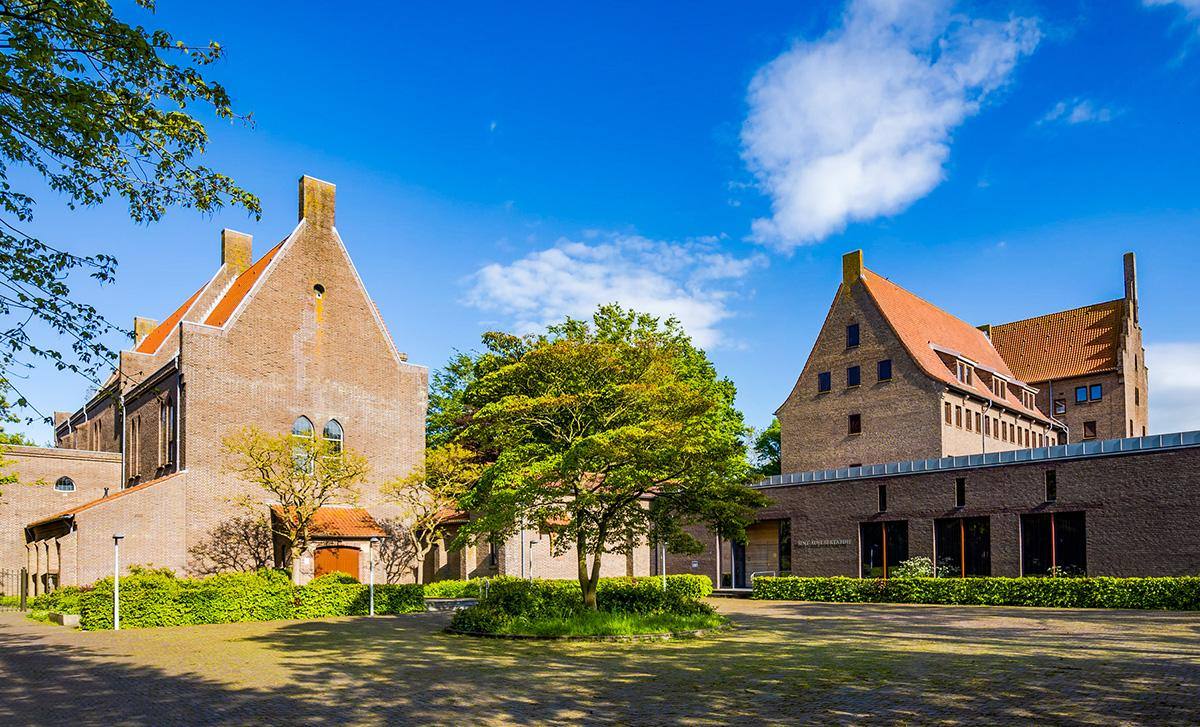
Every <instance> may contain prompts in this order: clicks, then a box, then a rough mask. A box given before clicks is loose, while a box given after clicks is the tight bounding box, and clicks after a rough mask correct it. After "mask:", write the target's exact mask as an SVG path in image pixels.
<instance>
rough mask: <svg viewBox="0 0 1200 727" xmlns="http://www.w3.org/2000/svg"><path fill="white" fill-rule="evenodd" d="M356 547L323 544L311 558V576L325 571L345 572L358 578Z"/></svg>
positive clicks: (357, 552) (319, 574)
mask: <svg viewBox="0 0 1200 727" xmlns="http://www.w3.org/2000/svg"><path fill="white" fill-rule="evenodd" d="M358 556H359V551H358V548H352V547H349V546H346V545H323V546H321V547H319V548H317V552H316V555H315V557H314V558H313V577H315V578H320V577H321V576H323V575H325V574H327V573H345V574H346V575H348V576H350V577H351V578H353V579H354V580H358V572H359V571H358Z"/></svg>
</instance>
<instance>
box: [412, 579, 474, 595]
mask: <svg viewBox="0 0 1200 727" xmlns="http://www.w3.org/2000/svg"><path fill="white" fill-rule="evenodd" d="M488 580H490V579H488V578H472V579H471V580H468V581H457V580H447V581H434V582H433V583H426V584H425V597H426V598H479V591H480V589H482V588H483V585H484V584H485V583H486V582H487V581H488Z"/></svg>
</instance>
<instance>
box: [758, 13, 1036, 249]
mask: <svg viewBox="0 0 1200 727" xmlns="http://www.w3.org/2000/svg"><path fill="white" fill-rule="evenodd" d="M1039 39H1040V34H1039V32H1038V28H1037V22H1036V20H1033V19H1029V18H1021V17H1013V18H1010V19H1008V20H1006V21H994V20H984V19H978V18H971V17H967V16H964V15H959V14H954V13H952V12H951V11H950V3H949V0H932V1H924V2H922V1H921V0H851V2H850V4H849V5H848V7H847V8H846V11H845V14H844V15H843V18H842V24H841V26H839V27H838V28H836V29H834V30H832V31H831V32H830V33H828V34H827V35H826V36H825V37H823V38H821V39H819V40H816V41H812V42H800V43H797V44H796V45H795V46H793V47H792V48H791V50H789V51H787V52H786V53H784V54H783V55H781V56H779V57H778V58H776V59H775V60H773V61H771V62H770V63H768V64H767V65H766V66H765V67H763V68H762V69H760V70H759V72H758V73H757V74H756V75H755V77H754V80H753V81H752V82H751V84H750V89H749V95H748V101H749V106H750V109H749V116H748V117H747V119H746V122H745V125H744V126H743V128H742V145H743V157H744V158H745V160H746V162H747V163H748V165H749V166H750V168H751V170H752V171H753V172H754V173H755V175H756V176H757V177H758V181H759V183H760V184H761V185H762V187H763V188H764V189H765V190H766V192H767V193H768V194H769V195H770V196H771V200H772V216H771V217H770V218H767V219H758V220H755V221H754V225H753V236H754V238H755V239H756V240H758V241H760V242H764V243H768V244H772V245H774V246H776V247H779V248H781V249H791V248H793V247H794V246H796V245H801V244H806V243H813V242H816V241H819V240H821V239H822V238H824V237H827V236H828V235H831V234H834V233H836V232H839V231H841V230H843V229H845V227H846V225H847V224H849V223H850V222H853V221H858V220H868V219H872V218H874V217H878V216H881V215H892V214H896V213H898V212H900V211H902V210H904V209H905V208H907V207H908V206H909V205H910V204H912V203H913V202H914V201H916V200H917V199H920V198H921V197H922V196H924V195H925V194H926V193H928V192H929V191H930V190H931V189H933V188H934V187H935V186H937V184H938V183H939V182H941V180H942V178H943V176H944V169H943V165H944V164H945V162H946V158H947V157H948V155H949V153H950V134H951V132H952V131H953V130H954V128H955V127H957V126H958V125H959V124H961V123H962V122H963V121H964V120H965V119H966V118H967V117H968V116H971V115H973V114H975V113H976V112H978V110H979V107H980V104H981V102H982V101H983V99H984V97H985V96H986V95H987V94H988V93H989V92H992V91H994V90H996V89H997V88H999V87H1000V86H1002V85H1003V84H1004V83H1005V82H1006V81H1007V80H1008V79H1009V77H1010V75H1011V73H1012V70H1013V68H1014V67H1015V66H1016V64H1017V62H1018V61H1019V60H1020V58H1021V57H1022V56H1024V55H1027V54H1029V53H1031V52H1032V51H1033V49H1034V47H1035V46H1036V45H1037V43H1038V40H1039Z"/></svg>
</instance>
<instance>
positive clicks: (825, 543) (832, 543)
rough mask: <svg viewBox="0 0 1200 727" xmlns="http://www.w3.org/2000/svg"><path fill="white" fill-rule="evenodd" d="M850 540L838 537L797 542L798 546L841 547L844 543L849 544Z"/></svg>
mask: <svg viewBox="0 0 1200 727" xmlns="http://www.w3.org/2000/svg"><path fill="white" fill-rule="evenodd" d="M849 544H850V541H849V539H846V538H838V539H836V540H801V541H798V542H797V543H796V547H798V548H839V547H841V546H843V545H849Z"/></svg>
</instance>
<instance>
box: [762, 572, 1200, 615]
mask: <svg viewBox="0 0 1200 727" xmlns="http://www.w3.org/2000/svg"><path fill="white" fill-rule="evenodd" d="M753 597H754V598H756V599H761V600H789V601H842V602H849V603H942V604H958V605H983V606H1040V607H1052V608H1126V609H1154V610H1176V611H1195V610H1200V577H1197V576H1184V577H1176V578H991V577H989V578H890V579H888V580H886V581H883V580H878V579H871V578H847V577H834V578H800V577H795V576H788V577H781V578H769V577H760V578H755V579H754V593H753Z"/></svg>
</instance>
